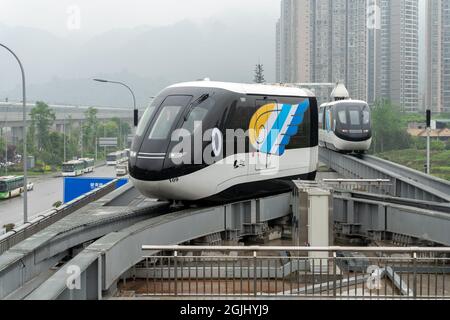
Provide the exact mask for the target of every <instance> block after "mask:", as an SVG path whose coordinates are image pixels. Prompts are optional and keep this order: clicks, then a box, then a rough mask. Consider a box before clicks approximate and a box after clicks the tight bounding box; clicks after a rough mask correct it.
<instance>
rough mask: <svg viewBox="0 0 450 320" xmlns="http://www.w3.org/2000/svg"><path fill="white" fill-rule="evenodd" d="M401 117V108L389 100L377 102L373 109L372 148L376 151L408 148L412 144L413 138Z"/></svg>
mask: <svg viewBox="0 0 450 320" xmlns="http://www.w3.org/2000/svg"><path fill="white" fill-rule="evenodd" d="M401 119H402V117H401V112H400V110H399V108H397V107H396V106H394V105H392V104H391V103H390V102H389V101H385V100H381V101H377V102H376V104H375V107H374V109H373V111H372V130H373V142H372V149H373V151H374V153H382V152H386V151H390V150H399V149H407V148H409V147H410V146H411V144H412V138H411V136H410V135H409V134H408V132H407V130H406V126H405V123H404V122H403V121H401Z"/></svg>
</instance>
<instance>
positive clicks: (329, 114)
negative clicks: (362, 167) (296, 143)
mask: <svg viewBox="0 0 450 320" xmlns="http://www.w3.org/2000/svg"><path fill="white" fill-rule="evenodd" d="M332 98H334V99H336V101H333V102H329V103H324V104H322V105H321V106H320V108H319V145H320V146H321V147H325V148H328V149H332V150H335V151H339V152H356V153H364V152H366V151H368V150H369V149H370V146H371V143H372V129H371V119H370V118H371V117H370V108H369V106H368V105H367V103H366V102H364V101H360V100H351V99H349V98H348V92H347V90H346V89H345V87H343V85H338V86H337V87H336V89H335V90H334V92H333V93H332Z"/></svg>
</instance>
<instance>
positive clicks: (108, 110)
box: [0, 102, 133, 142]
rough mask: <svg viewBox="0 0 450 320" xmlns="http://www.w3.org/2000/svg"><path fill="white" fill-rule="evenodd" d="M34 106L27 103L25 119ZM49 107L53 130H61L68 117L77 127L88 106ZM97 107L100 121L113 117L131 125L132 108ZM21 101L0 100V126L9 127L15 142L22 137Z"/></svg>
mask: <svg viewBox="0 0 450 320" xmlns="http://www.w3.org/2000/svg"><path fill="white" fill-rule="evenodd" d="M34 106H35V103H27V121H28V123H30V122H31V118H30V112H31V109H32V108H33V107H34ZM49 107H50V109H52V110H53V111H54V112H55V116H56V120H55V123H54V130H56V131H60V132H62V131H63V125H64V122H66V124H67V123H68V121H69V118H70V119H71V120H72V121H73V123H74V126H76V127H78V126H79V125H80V123H81V122H82V121H83V120H84V119H85V114H84V113H85V112H86V110H88V108H89V107H88V106H72V105H56V104H49ZM93 107H94V108H95V109H97V111H98V113H97V118H98V119H99V120H100V121H103V120H110V119H112V118H114V117H116V118H119V119H121V120H122V121H124V122H127V123H128V124H130V125H132V123H133V110H132V108H131V107H130V108H114V107H95V106H93ZM22 112H23V111H22V103H19V102H17V103H16V102H0V125H1V127H7V128H11V131H12V137H11V135H10V137H9V139H10V141H13V142H16V140H17V139H19V140H20V139H22V126H23V123H22V117H23V115H22Z"/></svg>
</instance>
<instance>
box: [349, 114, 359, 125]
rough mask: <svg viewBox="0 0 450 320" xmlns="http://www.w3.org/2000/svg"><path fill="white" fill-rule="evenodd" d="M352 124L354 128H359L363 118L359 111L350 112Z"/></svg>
mask: <svg viewBox="0 0 450 320" xmlns="http://www.w3.org/2000/svg"><path fill="white" fill-rule="evenodd" d="M349 114H350V123H351V124H352V126H359V125H360V124H361V116H360V111H359V110H350V111H349Z"/></svg>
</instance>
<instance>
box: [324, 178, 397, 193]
mask: <svg viewBox="0 0 450 320" xmlns="http://www.w3.org/2000/svg"><path fill="white" fill-rule="evenodd" d="M322 182H323V183H324V184H325V185H326V186H328V187H333V188H335V189H338V190H349V191H366V192H368V191H370V187H377V188H378V189H379V190H382V187H384V186H391V185H392V183H391V180H389V179H323V180H322Z"/></svg>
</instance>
